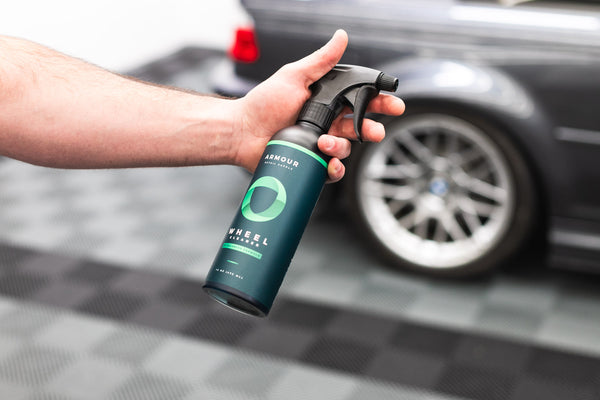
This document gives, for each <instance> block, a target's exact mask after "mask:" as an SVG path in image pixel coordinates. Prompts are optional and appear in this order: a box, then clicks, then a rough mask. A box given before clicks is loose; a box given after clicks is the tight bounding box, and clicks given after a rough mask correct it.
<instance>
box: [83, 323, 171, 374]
mask: <svg viewBox="0 0 600 400" xmlns="http://www.w3.org/2000/svg"><path fill="white" fill-rule="evenodd" d="M167 338H168V335H167V334H166V333H164V332H157V331H154V330H148V329H145V328H140V327H137V326H122V325H121V326H119V328H118V329H115V330H113V331H112V333H110V334H109V335H107V336H105V337H104V339H103V340H101V341H99V342H96V345H95V346H94V348H93V349H92V351H91V352H92V353H93V354H96V355H98V356H101V357H104V358H107V359H112V360H117V361H120V362H122V363H126V364H133V365H138V364H141V363H142V362H143V361H144V360H145V359H146V358H148V357H150V356H151V355H152V354H154V352H155V351H157V350H158V349H159V348H160V346H161V345H162V344H163V343H164V342H165V341H166V340H167Z"/></svg>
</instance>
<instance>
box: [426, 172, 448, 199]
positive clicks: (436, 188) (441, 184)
mask: <svg viewBox="0 0 600 400" xmlns="http://www.w3.org/2000/svg"><path fill="white" fill-rule="evenodd" d="M449 190H450V184H449V183H448V181H447V180H446V179H444V178H439V177H437V178H433V179H432V180H431V181H430V182H429V193H431V194H433V195H435V196H438V197H444V196H445V195H447V194H448V191H449Z"/></svg>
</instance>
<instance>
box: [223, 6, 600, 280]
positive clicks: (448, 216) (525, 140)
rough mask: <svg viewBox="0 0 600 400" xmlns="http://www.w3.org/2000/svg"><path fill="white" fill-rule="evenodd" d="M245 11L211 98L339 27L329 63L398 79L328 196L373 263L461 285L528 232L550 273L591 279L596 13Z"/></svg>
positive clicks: (596, 177)
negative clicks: (374, 132) (374, 135)
mask: <svg viewBox="0 0 600 400" xmlns="http://www.w3.org/2000/svg"><path fill="white" fill-rule="evenodd" d="M507 3H509V4H507ZM242 5H243V7H244V8H245V9H246V11H247V12H248V14H249V16H250V17H251V18H252V25H251V26H249V27H246V28H244V29H240V30H239V31H238V32H237V36H236V38H237V40H236V42H235V43H234V45H233V47H232V50H231V55H232V60H229V61H227V62H226V64H224V65H221V66H219V68H218V69H217V70H216V73H215V76H214V89H215V90H216V91H218V92H220V93H223V94H226V95H233V96H241V95H243V94H245V93H246V92H247V91H248V90H250V89H251V88H252V87H253V86H254V85H256V84H257V83H258V82H260V81H262V80H263V79H265V78H266V77H268V76H269V75H270V74H272V73H273V72H274V71H275V70H276V69H277V68H279V67H280V66H281V65H283V64H285V63H287V62H289V61H292V60H295V59H298V58H300V57H302V56H304V55H306V54H308V53H309V52H311V51H313V50H314V49H316V48H317V47H319V46H321V45H322V44H323V43H324V42H325V41H326V40H327V39H328V38H329V37H330V36H331V34H332V33H333V31H334V30H335V29H337V28H344V29H346V31H347V32H348V33H349V36H350V45H349V48H348V50H347V52H346V54H345V56H344V58H343V59H342V62H344V63H348V64H359V65H365V66H369V67H373V68H377V69H380V70H382V71H384V72H386V73H388V74H392V75H395V76H397V77H398V78H399V80H400V85H399V87H398V90H397V92H396V94H397V95H398V96H400V97H402V98H403V99H404V101H405V102H406V105H407V112H406V113H405V115H404V116H401V117H397V118H384V117H381V118H380V119H381V121H382V122H383V123H385V125H386V130H387V136H386V138H385V140H384V141H383V142H381V143H378V144H362V145H356V146H354V148H353V155H352V157H351V158H350V160H349V161H348V175H347V177H346V178H345V179H344V181H345V182H344V184H343V185H338V186H337V192H338V193H336V196H343V197H342V198H343V199H347V200H348V202H347V203H348V207H349V210H348V211H349V213H350V214H351V215H352V217H353V220H354V222H355V223H356V225H357V227H358V231H359V232H361V233H362V234H364V236H365V238H366V240H367V242H368V243H369V245H370V246H372V248H373V249H374V250H375V251H374V253H375V254H377V255H379V256H381V257H383V258H384V259H386V260H387V261H388V262H389V263H390V264H391V265H394V266H397V267H399V268H409V269H412V270H414V271H419V272H424V273H427V274H433V275H443V276H467V275H472V274H476V273H480V272H483V271H488V270H491V269H492V268H494V267H497V266H499V265H501V264H503V263H506V262H507V260H508V259H509V257H511V256H512V255H514V254H515V252H517V251H518V250H519V249H520V248H521V247H522V246H523V244H525V243H527V240H528V239H529V238H530V237H531V234H534V235H536V237H539V236H540V235H544V236H545V237H546V238H547V242H548V243H549V244H550V246H549V250H548V251H549V256H550V257H549V259H550V261H551V263H552V264H553V265H558V266H561V267H572V268H580V269H588V270H590V269H591V270H593V269H599V268H600V262H599V261H600V258H599V253H598V249H600V4H598V3H597V2H595V1H594V2H592V1H563V2H560V1H541V0H540V1H526V2H523V1H492V0H488V1H485V0H480V1H467V0H463V1H460V0H420V1H408V0H406V1H405V0H375V1H366V0H344V1H342V0H322V1H317V0H314V1H311V0H243V1H242ZM375 117H377V116H375Z"/></svg>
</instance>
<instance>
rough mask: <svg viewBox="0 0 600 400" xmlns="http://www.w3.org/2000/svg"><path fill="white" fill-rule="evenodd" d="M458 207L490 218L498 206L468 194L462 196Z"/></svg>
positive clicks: (472, 213) (475, 214) (471, 213)
mask: <svg viewBox="0 0 600 400" xmlns="http://www.w3.org/2000/svg"><path fill="white" fill-rule="evenodd" d="M458 207H459V208H460V209H461V211H464V212H465V213H467V214H470V215H474V216H479V217H486V218H490V217H491V216H492V214H493V213H494V211H496V209H497V208H498V207H497V206H495V205H493V204H489V203H485V202H483V201H477V200H474V199H472V198H470V197H469V196H462V197H461V198H460V201H459V202H458Z"/></svg>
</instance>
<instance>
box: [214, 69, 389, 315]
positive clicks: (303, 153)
mask: <svg viewBox="0 0 600 400" xmlns="http://www.w3.org/2000/svg"><path fill="white" fill-rule="evenodd" d="M397 87H398V79H396V78H395V77H393V76H390V75H386V74H384V73H383V72H380V71H377V70H374V69H371V68H366V67H361V66H356V65H344V64H338V65H337V66H335V67H334V68H333V69H332V70H331V71H330V72H328V73H327V74H326V75H325V76H323V77H322V78H321V79H319V80H318V81H317V82H315V83H314V84H313V85H311V91H312V96H311V98H310V99H309V100H308V101H307V102H306V103H305V104H304V107H303V108H302V110H301V111H300V114H299V116H298V119H297V121H296V125H294V126H291V127H288V128H285V129H282V130H281V131H279V132H277V133H276V134H275V135H274V136H273V138H272V139H271V141H270V142H269V143H268V144H267V147H266V149H265V151H264V153H263V155H262V158H261V160H260V162H259V164H258V166H257V168H256V171H255V173H254V176H253V178H252V180H251V181H250V186H249V187H248V190H247V191H246V194H245V196H244V198H243V199H242V203H241V205H240V208H239V210H238V213H237V214H236V216H235V217H234V219H233V222H232V224H231V226H230V227H229V229H228V230H227V232H226V234H225V239H224V240H223V243H222V245H221V247H220V249H219V252H218V253H217V256H216V258H215V260H214V262H213V265H212V267H211V269H210V271H209V273H208V276H207V277H206V282H205V285H204V290H205V291H206V292H207V293H208V294H209V295H210V296H211V297H213V298H214V299H215V300H217V301H218V302H220V303H222V304H224V305H226V306H228V307H230V308H233V309H235V310H237V311H240V312H242V313H245V314H250V315H255V316H261V317H264V316H266V315H267V314H268V313H269V310H270V309H271V305H272V304H273V300H274V299H275V296H276V295H277V292H278V290H279V287H280V286H281V283H282V281H283V278H284V276H285V274H286V272H287V269H288V266H289V264H290V262H291V260H292V257H293V256H294V253H295V252H296V248H297V247H298V244H299V242H300V239H301V237H302V234H303V233H304V229H305V228H306V225H307V224H308V220H309V218H310V215H311V214H312V211H313V209H314V207H315V205H316V203H317V200H318V198H319V195H320V193H321V190H322V189H323V185H324V184H325V181H326V179H327V163H328V162H329V157H327V156H326V155H324V154H323V153H321V152H320V151H319V149H318V147H317V140H318V139H319V136H320V135H323V134H325V133H327V132H328V131H329V128H330V127H331V124H332V123H333V120H334V119H335V118H336V117H337V116H338V115H339V114H340V113H341V112H342V110H343V109H344V107H345V106H350V107H351V108H352V109H353V110H354V130H355V132H356V135H357V138H358V140H359V141H362V138H361V135H362V122H363V119H364V115H365V112H366V110H367V106H368V105H369V102H370V101H371V100H372V99H374V98H375V97H376V96H377V95H378V94H379V91H380V90H385V91H390V92H394V91H396V89H397Z"/></svg>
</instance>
